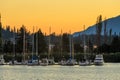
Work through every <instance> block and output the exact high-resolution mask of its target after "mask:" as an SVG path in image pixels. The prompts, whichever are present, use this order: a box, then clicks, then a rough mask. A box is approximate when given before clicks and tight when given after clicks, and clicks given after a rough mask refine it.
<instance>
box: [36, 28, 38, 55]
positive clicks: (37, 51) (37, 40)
mask: <svg viewBox="0 0 120 80" xmlns="http://www.w3.org/2000/svg"><path fill="white" fill-rule="evenodd" d="M36 56H38V31H37V27H36Z"/></svg>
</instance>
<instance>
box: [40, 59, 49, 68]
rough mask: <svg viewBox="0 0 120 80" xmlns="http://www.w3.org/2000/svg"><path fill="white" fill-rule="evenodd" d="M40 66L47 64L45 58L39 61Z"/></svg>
mask: <svg viewBox="0 0 120 80" xmlns="http://www.w3.org/2000/svg"><path fill="white" fill-rule="evenodd" d="M40 65H41V66H47V65H48V59H47V58H43V59H42V60H41V62H40Z"/></svg>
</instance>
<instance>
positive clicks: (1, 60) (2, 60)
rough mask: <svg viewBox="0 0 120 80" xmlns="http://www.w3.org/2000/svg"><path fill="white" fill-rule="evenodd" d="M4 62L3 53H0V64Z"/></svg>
mask: <svg viewBox="0 0 120 80" xmlns="http://www.w3.org/2000/svg"><path fill="white" fill-rule="evenodd" d="M4 64H5V60H4V57H3V55H1V57H0V65H4Z"/></svg>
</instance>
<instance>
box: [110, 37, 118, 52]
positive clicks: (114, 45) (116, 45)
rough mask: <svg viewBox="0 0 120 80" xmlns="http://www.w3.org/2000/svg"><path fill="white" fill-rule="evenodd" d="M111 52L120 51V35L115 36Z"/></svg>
mask: <svg viewBox="0 0 120 80" xmlns="http://www.w3.org/2000/svg"><path fill="white" fill-rule="evenodd" d="M111 52H114V53H115V52H120V39H119V37H118V36H115V37H114V38H113V40H112V43H111Z"/></svg>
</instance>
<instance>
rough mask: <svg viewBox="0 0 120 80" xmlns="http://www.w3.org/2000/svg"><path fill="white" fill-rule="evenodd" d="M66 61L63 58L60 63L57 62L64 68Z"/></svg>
mask: <svg viewBox="0 0 120 80" xmlns="http://www.w3.org/2000/svg"><path fill="white" fill-rule="evenodd" d="M66 62H67V61H66V59H65V58H63V59H62V60H61V61H59V62H58V64H59V65H62V66H65V65H66Z"/></svg>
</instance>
